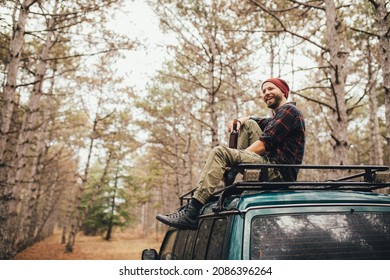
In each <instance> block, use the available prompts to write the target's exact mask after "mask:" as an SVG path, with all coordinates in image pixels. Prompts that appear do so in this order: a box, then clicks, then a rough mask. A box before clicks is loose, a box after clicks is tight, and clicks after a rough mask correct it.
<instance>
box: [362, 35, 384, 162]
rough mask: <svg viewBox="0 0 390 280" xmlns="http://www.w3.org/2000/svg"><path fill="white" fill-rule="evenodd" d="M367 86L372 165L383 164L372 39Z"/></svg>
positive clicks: (368, 57)
mask: <svg viewBox="0 0 390 280" xmlns="http://www.w3.org/2000/svg"><path fill="white" fill-rule="evenodd" d="M367 68H368V69H367V79H368V82H367V86H366V91H367V95H368V105H369V110H370V142H371V145H370V147H371V148H370V149H369V153H370V164H379V165H382V164H383V151H382V145H381V141H380V140H381V139H380V131H379V120H378V115H377V113H378V100H377V97H376V93H375V77H374V76H375V75H374V73H373V67H372V54H371V44H370V38H369V37H368V38H367Z"/></svg>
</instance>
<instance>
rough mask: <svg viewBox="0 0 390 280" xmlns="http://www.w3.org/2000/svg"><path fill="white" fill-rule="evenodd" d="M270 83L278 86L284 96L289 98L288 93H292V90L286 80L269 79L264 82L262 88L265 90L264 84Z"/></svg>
mask: <svg viewBox="0 0 390 280" xmlns="http://www.w3.org/2000/svg"><path fill="white" fill-rule="evenodd" d="M266 82H270V83H273V84H274V85H275V86H277V87H278V88H279V89H280V90H281V91H282V92H283V93H284V96H285V97H286V99H287V97H288V92H289V91H290V88H289V87H288V84H287V83H286V81H285V80H282V79H279V78H269V79H267V80H265V81H264V82H263V84H262V85H261V87H262V88H263V85H264V83H266Z"/></svg>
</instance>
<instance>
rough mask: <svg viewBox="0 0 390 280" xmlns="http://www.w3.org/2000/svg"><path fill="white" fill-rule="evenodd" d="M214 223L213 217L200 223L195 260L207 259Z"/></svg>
mask: <svg viewBox="0 0 390 280" xmlns="http://www.w3.org/2000/svg"><path fill="white" fill-rule="evenodd" d="M212 225H213V220H212V219H207V220H203V221H202V222H201V224H200V225H199V229H198V235H197V237H196V241H195V247H194V255H193V259H195V260H204V259H205V257H206V251H207V246H208V241H209V236H210V231H211V228H212Z"/></svg>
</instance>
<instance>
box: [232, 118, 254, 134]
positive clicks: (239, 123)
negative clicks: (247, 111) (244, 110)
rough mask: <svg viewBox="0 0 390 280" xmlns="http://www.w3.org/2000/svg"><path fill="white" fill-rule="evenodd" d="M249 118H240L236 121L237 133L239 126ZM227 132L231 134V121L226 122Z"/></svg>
mask: <svg viewBox="0 0 390 280" xmlns="http://www.w3.org/2000/svg"><path fill="white" fill-rule="evenodd" d="M249 118H250V117H249V116H247V117H241V118H239V119H237V120H238V122H237V130H238V131H240V128H241V126H242V125H243V124H244V123H245V122H246V121H247V120H249ZM227 131H228V132H229V133H231V132H232V131H233V120H231V121H229V122H228V124H227Z"/></svg>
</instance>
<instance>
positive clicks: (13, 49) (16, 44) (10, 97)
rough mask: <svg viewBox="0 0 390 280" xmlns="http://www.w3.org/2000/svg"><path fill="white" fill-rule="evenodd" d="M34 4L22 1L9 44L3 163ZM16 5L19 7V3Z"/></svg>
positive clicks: (0, 145) (0, 148) (0, 139)
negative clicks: (28, 20) (27, 26)
mask: <svg viewBox="0 0 390 280" xmlns="http://www.w3.org/2000/svg"><path fill="white" fill-rule="evenodd" d="M35 2H37V0H24V1H23V4H21V6H20V11H19V18H18V21H17V24H16V26H14V29H13V34H12V38H11V42H10V48H9V51H10V57H9V59H10V61H9V64H8V71H7V80H6V83H5V87H4V93H3V107H2V109H1V120H0V121H1V126H0V161H1V160H3V161H5V160H4V159H5V158H4V156H5V151H6V148H7V137H8V133H9V129H10V125H11V118H12V113H13V111H14V106H15V95H16V80H17V75H18V68H19V62H20V58H21V55H22V53H21V51H22V45H23V41H24V33H25V28H26V22H27V17H28V14H29V12H30V7H31V6H32V5H33V4H34V3H35ZM16 5H19V3H17V4H16Z"/></svg>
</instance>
